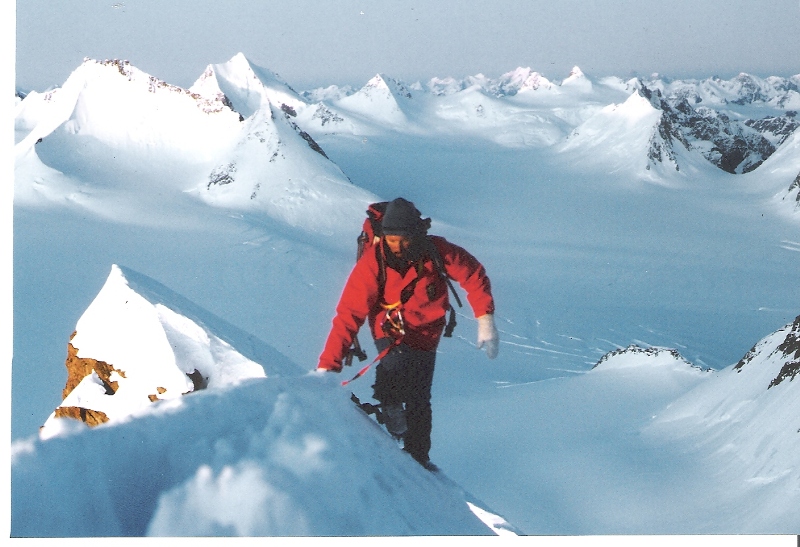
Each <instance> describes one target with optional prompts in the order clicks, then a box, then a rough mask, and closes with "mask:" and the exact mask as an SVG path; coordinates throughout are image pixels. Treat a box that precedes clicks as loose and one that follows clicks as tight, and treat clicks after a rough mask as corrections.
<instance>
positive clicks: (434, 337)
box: [317, 236, 494, 371]
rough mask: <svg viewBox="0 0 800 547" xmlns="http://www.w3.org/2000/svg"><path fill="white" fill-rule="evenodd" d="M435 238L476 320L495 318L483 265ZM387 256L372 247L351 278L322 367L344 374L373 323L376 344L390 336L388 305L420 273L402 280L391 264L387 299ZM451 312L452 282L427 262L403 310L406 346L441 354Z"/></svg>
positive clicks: (379, 246)
mask: <svg viewBox="0 0 800 547" xmlns="http://www.w3.org/2000/svg"><path fill="white" fill-rule="evenodd" d="M430 239H431V241H432V242H433V244H434V245H435V246H436V248H437V250H438V251H439V254H440V255H441V257H442V259H443V262H444V266H445V271H446V272H447V275H448V277H450V278H451V279H454V280H455V281H457V282H458V283H459V285H461V287H462V288H463V289H464V290H465V291H466V292H467V300H468V301H469V303H470V305H471V306H472V311H473V313H474V314H475V317H480V316H481V315H485V314H487V313H494V299H493V298H492V291H491V285H490V282H489V278H488V277H487V275H486V270H485V269H484V267H483V266H482V265H481V263H480V262H478V260H477V259H476V258H475V257H474V256H472V255H471V254H469V253H468V252H467V251H466V250H464V249H462V248H461V247H459V246H458V245H454V244H452V243H450V242H448V241H447V240H445V239H444V238H443V237H438V236H431V238H430ZM383 252H385V251H384V247H383V242H382V241H381V242H380V243H379V244H377V245H376V246H375V247H370V248H368V249H367V251H366V252H365V253H364V254H363V256H362V257H361V259H360V260H359V261H358V262H357V263H356V265H355V267H354V268H353V271H352V272H351V273H350V277H349V278H348V279H347V283H346V284H345V287H344V290H343V292H342V296H341V298H340V299H339V304H338V305H337V306H336V317H334V319H333V326H332V327H331V332H330V334H329V335H328V340H327V342H326V343H325V349H324V350H323V351H322V355H320V358H319V365H318V367H317V368H321V369H327V370H334V371H340V370H341V369H342V360H343V359H344V357H345V355H346V354H347V351H348V349H349V348H350V346H351V345H352V343H353V338H354V337H355V335H356V333H357V332H358V329H359V328H360V327H361V325H363V324H364V321H365V320H367V319H368V320H369V326H370V330H371V331H372V336H373V338H374V339H376V340H377V339H379V338H383V337H385V336H386V334H384V332H383V331H382V329H381V323H382V322H383V320H384V318H385V317H386V310H385V309H384V307H383V306H382V304H392V303H395V302H397V301H399V300H400V292H401V291H402V290H403V289H404V288H405V287H407V286H408V285H409V283H411V282H412V281H413V280H414V279H415V278H416V277H417V268H416V267H414V266H412V267H410V268H409V269H408V272H407V273H406V275H405V276H401V275H400V273H399V272H398V271H397V270H395V269H393V268H391V267H389V266H388V265H387V266H386V268H385V270H386V284H385V289H384V293H383V295H381V294H379V293H380V283H379V271H380V264H379V262H378V255H377V253H383ZM384 264H386V262H385V256H384ZM428 287H431V288H428ZM448 309H449V295H448V288H447V283H446V281H445V280H444V279H442V277H441V276H440V275H439V274H438V272H437V271H436V268H435V266H434V264H433V261H432V260H431V259H429V258H426V259H425V260H424V261H423V264H422V272H421V274H420V279H419V281H418V282H417V284H416V286H415V287H414V292H413V294H412V295H411V297H410V298H409V299H408V301H407V302H406V303H405V305H403V306H402V314H403V317H404V321H405V335H404V336H403V342H404V343H405V344H407V345H409V346H411V347H413V348H417V349H422V350H435V349H436V347H437V346H438V344H439V340H440V338H441V336H442V330H443V328H444V325H445V315H446V313H447V310H448Z"/></svg>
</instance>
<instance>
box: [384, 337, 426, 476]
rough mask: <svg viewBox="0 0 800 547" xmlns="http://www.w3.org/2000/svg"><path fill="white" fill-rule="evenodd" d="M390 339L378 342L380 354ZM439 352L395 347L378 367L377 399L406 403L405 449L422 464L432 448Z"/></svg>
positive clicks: (386, 402)
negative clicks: (433, 409)
mask: <svg viewBox="0 0 800 547" xmlns="http://www.w3.org/2000/svg"><path fill="white" fill-rule="evenodd" d="M389 343H390V342H389V340H388V339H381V340H377V341H376V342H375V345H376V346H377V347H378V351H383V350H384V349H386V346H387V345H388V344H389ZM435 361H436V351H435V350H434V351H423V350H418V349H414V348H411V347H409V346H407V345H405V344H402V343H401V344H400V345H398V346H396V347H394V348H392V349H391V350H390V351H389V353H388V354H387V355H386V357H384V358H383V359H381V362H380V363H378V366H377V367H375V384H374V385H373V386H372V388H373V390H374V395H373V397H374V398H375V400H377V401H380V402H381V403H382V404H392V403H405V405H406V423H407V424H408V430H407V431H406V434H405V436H404V437H403V449H404V450H405V451H406V452H408V453H410V454H411V455H412V456H413V457H414V459H416V460H417V461H419V462H421V463H426V462H427V461H428V452H429V451H430V449H431V428H432V425H433V415H432V413H431V385H432V384H433V368H434V365H435Z"/></svg>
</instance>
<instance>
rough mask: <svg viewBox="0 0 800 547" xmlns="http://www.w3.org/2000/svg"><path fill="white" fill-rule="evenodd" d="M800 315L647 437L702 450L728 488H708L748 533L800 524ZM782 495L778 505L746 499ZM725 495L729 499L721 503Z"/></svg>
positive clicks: (667, 414) (683, 400) (669, 413)
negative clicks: (799, 507) (799, 378)
mask: <svg viewBox="0 0 800 547" xmlns="http://www.w3.org/2000/svg"><path fill="white" fill-rule="evenodd" d="M799 372H800V316H798V318H797V319H795V321H794V322H793V323H791V324H789V325H786V326H785V327H783V328H781V329H779V330H777V331H776V332H774V333H772V334H770V335H769V336H767V337H765V338H764V339H762V340H761V341H760V342H758V343H757V344H756V345H755V346H754V347H753V348H752V349H751V350H750V351H749V352H748V353H747V354H746V355H745V356H744V357H743V358H742V359H741V360H740V361H739V362H738V363H737V364H735V365H732V366H730V367H728V368H726V369H724V370H721V371H719V372H718V373H716V374H715V375H714V378H712V379H711V380H709V381H708V382H706V383H704V384H703V385H701V386H698V387H696V388H695V389H693V390H691V391H689V392H688V393H687V394H685V395H683V396H682V397H680V398H679V399H677V400H676V401H675V402H673V403H671V404H670V405H668V407H667V408H666V409H665V410H664V411H663V412H662V413H660V414H659V415H658V417H657V418H656V419H655V420H654V422H653V424H652V425H651V426H649V427H648V428H647V432H648V434H651V435H654V436H660V437H662V438H664V437H666V438H668V439H670V441H671V442H679V443H682V444H684V445H685V446H687V447H688V450H691V451H692V453H695V454H698V455H700V456H699V457H701V458H703V463H704V464H705V465H706V466H707V467H708V468H709V469H710V470H712V471H711V473H712V474H713V475H716V476H717V477H719V478H721V479H724V481H725V486H724V488H725V492H724V493H723V492H722V491H717V492H713V493H711V492H709V493H706V495H707V496H708V497H709V498H711V497H712V496H713V497H715V498H716V499H717V500H719V501H720V502H722V503H724V504H725V505H726V506H727V507H728V508H729V509H730V510H731V511H734V512H736V511H735V508H736V507H742V506H744V505H745V504H746V505H747V506H748V510H746V511H738V512H737V514H735V515H733V514H732V515H731V516H730V517H729V518H728V521H727V522H725V523H716V526H720V525H724V526H733V525H736V526H738V527H740V529H741V530H742V531H743V532H744V533H769V532H770V531H776V530H780V529H791V530H797V529H800V517H798V515H797V511H796V507H797V504H798V502H799V501H800V469H798V468H797V458H796V455H797V453H798V451H800V423H799V422H798V420H797V416H798V415H800V408H798V406H799V405H800V395H799V393H800V383H798V382H796V381H794V380H795V377H796V376H797V375H798V373H799ZM769 499H773V500H781V501H780V504H779V507H770V508H766V507H764V506H763V505H762V503H764V501H762V503H758V502H755V503H753V501H745V500H769ZM723 500H724V501H723Z"/></svg>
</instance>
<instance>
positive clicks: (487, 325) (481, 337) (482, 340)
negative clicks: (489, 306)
mask: <svg viewBox="0 0 800 547" xmlns="http://www.w3.org/2000/svg"><path fill="white" fill-rule="evenodd" d="M484 346H486V356H487V357H488V358H489V359H494V358H495V357H497V352H498V351H500V336H499V335H498V334H497V328H496V327H495V326H494V315H492V314H491V313H487V314H486V315H481V316H480V317H478V349H481V348H483V347H484Z"/></svg>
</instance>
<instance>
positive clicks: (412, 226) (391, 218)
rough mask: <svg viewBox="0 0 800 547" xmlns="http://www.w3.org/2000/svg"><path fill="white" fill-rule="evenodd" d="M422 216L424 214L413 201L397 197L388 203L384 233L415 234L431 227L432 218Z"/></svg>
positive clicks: (383, 221)
mask: <svg viewBox="0 0 800 547" xmlns="http://www.w3.org/2000/svg"><path fill="white" fill-rule="evenodd" d="M421 217H422V214H421V213H420V212H419V210H417V208H416V207H415V206H414V204H413V203H411V202H410V201H408V200H406V199H403V198H397V199H395V200H393V201H390V202H389V203H388V204H387V205H386V212H385V213H384V214H383V220H382V221H381V227H382V229H383V233H384V235H402V236H413V235H417V234H419V233H421V232H425V231H427V229H428V228H429V227H430V219H422V218H421Z"/></svg>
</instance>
